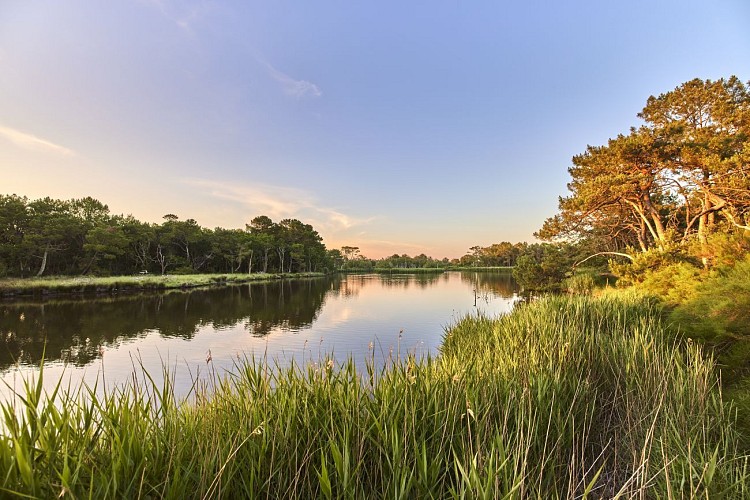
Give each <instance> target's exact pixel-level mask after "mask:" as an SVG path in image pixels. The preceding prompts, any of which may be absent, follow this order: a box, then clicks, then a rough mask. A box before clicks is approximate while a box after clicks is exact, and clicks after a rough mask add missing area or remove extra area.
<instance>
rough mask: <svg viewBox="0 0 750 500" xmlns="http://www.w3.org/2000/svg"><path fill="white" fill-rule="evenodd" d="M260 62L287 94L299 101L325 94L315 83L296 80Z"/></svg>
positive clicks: (264, 62)
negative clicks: (303, 98)
mask: <svg viewBox="0 0 750 500" xmlns="http://www.w3.org/2000/svg"><path fill="white" fill-rule="evenodd" d="M258 60H259V61H260V62H261V63H262V64H263V65H264V66H265V67H266V69H267V70H268V74H269V75H271V78H273V79H274V80H276V81H277V82H279V83H280V84H281V87H282V89H283V90H284V93H285V94H287V95H291V96H294V97H296V98H297V99H300V98H302V97H320V96H322V95H323V92H322V91H321V90H320V88H319V87H318V86H317V85H315V84H314V83H312V82H308V81H307V80H295V79H294V78H292V77H291V76H289V75H287V74H286V73H283V72H281V71H279V70H278V69H276V68H274V67H273V66H272V65H271V64H269V63H268V62H266V61H264V60H262V59H260V58H259V59H258Z"/></svg>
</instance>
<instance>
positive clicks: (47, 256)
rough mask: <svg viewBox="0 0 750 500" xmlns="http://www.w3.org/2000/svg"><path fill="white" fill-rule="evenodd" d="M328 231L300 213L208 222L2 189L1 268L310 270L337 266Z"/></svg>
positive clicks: (30, 271) (29, 272) (4, 272)
mask: <svg viewBox="0 0 750 500" xmlns="http://www.w3.org/2000/svg"><path fill="white" fill-rule="evenodd" d="M332 266H333V264H332V260H331V257H330V255H329V252H328V251H327V250H326V247H325V245H324V244H323V241H322V238H321V236H320V235H319V234H318V232H317V231H315V229H314V228H313V227H312V226H311V225H310V224H305V223H303V222H301V221H299V220H297V219H283V220H281V221H279V222H274V221H273V220H271V219H270V218H269V217H267V216H265V215H261V216H258V217H255V218H254V219H252V220H251V221H250V223H249V224H247V225H246V227H245V228H244V229H224V228H221V227H217V228H215V229H208V228H204V227H201V226H200V225H198V223H197V222H196V221H195V220H194V219H186V220H180V218H179V217H177V216H176V215H174V214H167V215H165V216H164V217H163V222H162V223H161V224H153V223H147V222H141V221H139V220H137V219H136V218H134V217H133V216H130V215H128V216H123V215H114V214H111V213H110V211H109V208H108V207H107V205H105V204H103V203H101V202H100V201H98V200H96V199H94V198H91V197H85V198H81V199H71V200H57V199H52V198H49V197H47V198H41V199H36V200H29V199H28V198H26V197H24V196H18V195H15V194H13V195H0V276H18V277H27V276H42V275H46V274H55V275H78V274H95V275H125V274H135V273H145V272H148V273H158V274H167V273H209V272H216V273H237V272H247V273H251V272H281V273H285V272H305V271H313V272H315V271H326V270H330V269H331V268H332Z"/></svg>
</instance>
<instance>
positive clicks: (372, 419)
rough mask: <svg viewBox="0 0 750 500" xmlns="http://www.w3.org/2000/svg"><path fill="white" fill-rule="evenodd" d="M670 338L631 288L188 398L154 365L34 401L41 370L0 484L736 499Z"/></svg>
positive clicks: (726, 444)
mask: <svg viewBox="0 0 750 500" xmlns="http://www.w3.org/2000/svg"><path fill="white" fill-rule="evenodd" d="M669 338H670V337H669V336H668V335H667V332H666V330H665V328H664V326H663V325H662V323H661V321H660V312H659V311H658V310H657V309H656V308H655V307H654V306H653V305H651V304H649V303H648V302H646V301H643V300H640V299H638V298H636V297H630V298H624V299H623V298H619V299H610V298H603V299H591V298H568V297H558V298H549V299H543V300H539V301H537V302H535V303H533V304H531V305H525V306H521V307H519V308H517V309H516V310H515V311H514V312H513V313H511V314H509V315H507V316H505V317H501V318H499V319H489V318H484V317H475V316H472V317H467V318H465V319H464V320H462V321H460V322H459V323H458V324H457V325H455V326H454V327H452V328H451V329H449V331H448V332H447V333H446V335H445V339H444V344H443V346H442V350H441V355H440V357H439V358H437V359H429V358H428V359H424V360H416V359H414V358H407V359H405V360H404V361H400V362H392V363H390V364H388V365H387V366H385V367H383V368H379V369H376V368H375V367H374V366H373V365H372V364H369V365H368V366H367V367H364V368H363V369H362V370H359V371H358V370H357V368H356V367H355V365H354V363H353V362H352V361H351V360H349V361H345V362H343V363H342V364H338V365H337V364H336V363H334V362H333V360H332V359H321V360H319V362H318V363H316V364H309V365H306V366H296V365H293V366H291V367H288V368H283V369H282V368H278V367H275V366H272V365H271V366H269V365H268V364H266V363H264V362H259V361H255V360H253V359H247V360H242V361H238V362H237V365H236V366H235V369H234V370H233V371H232V373H231V375H227V376H223V377H220V376H219V375H218V374H216V376H214V377H213V378H212V379H211V381H210V382H209V383H208V384H207V385H196V387H195V389H194V391H193V393H192V394H191V396H190V398H189V400H188V401H184V402H180V401H177V400H175V398H174V396H173V394H174V393H173V390H172V385H171V383H170V378H169V376H165V377H164V378H165V380H167V382H166V383H164V384H163V385H157V384H154V383H152V382H150V379H148V378H146V382H145V383H142V382H137V381H134V382H133V383H131V384H128V385H126V386H124V387H121V388H119V389H117V390H114V391H109V392H108V393H107V395H106V396H97V393H96V391H94V390H89V389H87V388H82V389H75V390H73V389H68V390H59V391H56V392H54V393H53V394H51V395H49V397H45V396H44V395H43V394H42V389H41V387H42V384H41V381H40V380H39V381H37V383H36V384H32V383H27V384H26V386H25V388H24V390H22V391H21V394H20V397H21V398H22V399H20V400H17V404H18V405H19V406H18V407H14V406H13V403H11V402H8V403H5V404H4V406H3V412H4V417H5V423H4V426H5V430H4V431H3V434H2V437H1V438H0V471H5V472H3V473H2V475H0V485H2V488H3V491H4V492H6V493H11V492H12V493H15V494H19V495H21V494H23V495H28V496H30V497H38V498H50V497H56V496H58V495H62V496H63V497H65V496H66V495H70V496H71V497H84V496H85V497H93V498H243V497H246V498H585V497H591V498H618V497H619V498H632V497H635V496H640V495H643V497H645V498H657V497H661V498H669V497H673V498H674V497H685V498H691V497H694V496H696V497H697V496H700V497H701V498H716V497H719V496H721V495H724V496H725V497H727V498H743V497H747V496H748V495H750V491H748V489H750V486H748V485H746V483H750V481H748V479H750V478H748V465H749V464H748V457H747V455H746V454H745V453H744V452H743V450H742V449H741V448H740V447H739V442H740V436H739V435H738V432H737V430H736V427H735V421H734V416H733V412H732V410H731V408H729V407H728V406H727V405H725V404H724V403H723V402H722V398H721V393H720V391H719V385H718V378H717V376H716V372H715V368H714V364H713V361H712V359H711V358H710V357H707V356H705V355H704V354H703V353H702V352H701V349H700V348H699V347H697V346H696V345H693V344H685V345H676V344H674V343H673V342H672V341H671V340H668V339H669ZM166 375H168V374H166ZM40 377H41V376H40ZM139 377H140V375H139Z"/></svg>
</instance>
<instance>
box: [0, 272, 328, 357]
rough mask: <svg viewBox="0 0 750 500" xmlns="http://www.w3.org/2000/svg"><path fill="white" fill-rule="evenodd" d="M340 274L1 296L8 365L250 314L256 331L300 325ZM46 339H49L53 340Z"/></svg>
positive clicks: (187, 332)
mask: <svg viewBox="0 0 750 500" xmlns="http://www.w3.org/2000/svg"><path fill="white" fill-rule="evenodd" d="M337 287H338V280H336V279H322V278H321V279H309V280H293V281H292V280H280V281H274V282H269V283H251V284H247V285H242V286H231V287H224V288H211V289H200V290H194V291H190V292H171V293H163V294H141V295H131V296H124V297H116V298H96V299H85V298H82V299H78V300H75V299H69V300H49V301H42V302H23V303H13V302H10V303H4V304H0V336H1V338H0V369H4V368H7V367H8V366H10V365H12V364H13V363H14V362H15V361H16V360H18V361H21V362H24V363H38V362H39V360H40V359H41V356H42V353H43V352H44V356H45V358H46V359H47V360H53V361H56V360H63V361H68V362H70V363H74V364H76V365H85V364H87V363H89V362H91V361H92V360H94V359H95V358H97V357H98V356H99V346H100V345H102V344H104V345H107V344H114V343H116V342H122V341H125V340H128V339H132V338H136V337H142V336H145V335H146V334H147V333H148V332H149V331H154V330H155V331H158V332H159V333H160V334H161V335H162V336H165V337H181V338H185V339H190V338H192V337H193V336H194V335H195V334H196V332H198V330H199V329H200V328H202V327H206V326H210V325H212V326H213V327H214V328H217V329H221V328H228V327H233V326H235V325H237V324H239V323H241V322H243V321H244V325H245V327H246V328H247V329H248V330H249V331H250V332H252V334H253V335H258V336H261V335H266V334H268V333H269V332H270V331H271V330H273V329H275V328H283V329H290V330H298V329H301V328H304V327H307V326H309V325H310V324H312V322H313V321H314V320H315V318H316V317H317V315H318V313H319V311H320V309H321V307H322V306H323V303H324V301H325V296H326V294H327V293H330V292H332V291H333V293H335V290H336V289H337ZM45 339H46V343H45Z"/></svg>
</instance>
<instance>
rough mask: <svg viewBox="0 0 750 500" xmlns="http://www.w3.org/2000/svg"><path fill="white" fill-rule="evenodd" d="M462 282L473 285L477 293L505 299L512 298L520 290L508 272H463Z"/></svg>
mask: <svg viewBox="0 0 750 500" xmlns="http://www.w3.org/2000/svg"><path fill="white" fill-rule="evenodd" d="M461 281H463V282H465V283H469V284H471V286H472V287H473V288H474V289H475V290H476V291H477V293H491V294H494V295H497V296H499V297H502V298H504V299H509V298H512V297H513V295H514V294H516V293H518V292H519V290H520V288H519V286H518V284H517V283H516V280H514V279H513V274H512V273H510V272H508V271H494V272H493V271H482V272H471V271H462V272H461Z"/></svg>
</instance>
